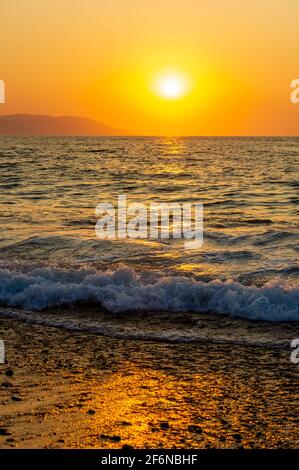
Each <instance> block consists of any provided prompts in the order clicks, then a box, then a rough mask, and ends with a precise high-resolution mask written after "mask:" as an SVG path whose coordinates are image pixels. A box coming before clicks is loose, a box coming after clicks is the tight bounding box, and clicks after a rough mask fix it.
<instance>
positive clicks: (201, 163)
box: [0, 137, 299, 341]
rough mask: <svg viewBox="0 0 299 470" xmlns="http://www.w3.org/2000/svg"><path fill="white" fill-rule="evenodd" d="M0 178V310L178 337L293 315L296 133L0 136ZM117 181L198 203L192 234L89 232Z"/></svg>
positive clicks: (138, 193) (132, 193)
mask: <svg viewBox="0 0 299 470" xmlns="http://www.w3.org/2000/svg"><path fill="white" fill-rule="evenodd" d="M0 188H1V199H0V220H1V225H0V304H1V315H4V316H15V317H19V318H22V319H27V320H28V321H38V322H44V323H49V324H54V323H55V324H56V326H57V325H58V326H59V325H60V326H62V327H72V328H74V329H80V328H81V327H82V328H83V329H87V330H90V331H95V332H99V333H105V332H106V333H107V332H108V333H109V332H110V333H111V334H114V335H119V336H126V335H128V336H131V337H132V336H133V337H145V336H146V333H147V334H148V337H150V338H151V339H153V338H156V337H157V338H166V339H167V338H168V339H169V338H170V339H173V340H175V339H177V340H179V339H181V340H185V341H187V340H188V338H189V339H196V338H197V339H200V338H207V337H208V338H210V339H212V338H213V337H214V338H215V337H216V336H217V335H218V339H219V340H221V337H220V336H219V334H220V333H219V328H220V329H221V328H222V327H221V325H223V324H222V323H221V322H223V321H224V322H226V323H225V327H226V332H227V335H226V339H227V338H228V337H230V338H235V340H236V339H237V337H236V331H237V332H238V334H239V335H240V334H241V333H240V330H239V329H238V328H239V327H240V325H243V326H244V321H245V322H248V325H250V324H252V323H250V322H252V321H255V322H256V323H260V324H261V325H264V324H265V322H266V324H269V325H270V324H271V323H273V322H280V323H285V322H297V321H298V320H299V260H298V254H299V243H298V241H299V233H298V222H299V138H250V137H248V138H229V137H227V138H220V137H217V138H216V137H215V138H209V137H202V138H195V137H194V138H192V137H190V138H162V137H161V138H154V137H153V138H151V137H146V138H142V137H130V138H123V137H115V138H108V137H107V138H103V137H92V138H88V137H84V138H83V137H82V138H67V137H57V138H56V137H50V138H33V137H32V138H11V137H7V138H3V137H2V138H0ZM122 194H125V195H126V196H127V200H128V203H131V202H138V203H140V202H141V203H143V204H146V205H147V206H148V205H149V204H150V203H152V202H167V203H172V202H180V203H182V202H191V203H195V202H198V201H200V202H202V203H203V206H204V243H203V246H202V247H201V248H198V249H196V250H186V249H185V248H184V243H183V240H179V239H174V238H172V239H169V240H165V239H163V240H161V239H158V240H151V239H143V240H141V239H135V240H133V239H126V240H117V239H116V240H99V239H98V238H97V237H96V234H95V224H96V222H97V220H98V217H97V216H96V215H95V207H96V205H97V204H98V203H99V202H109V203H112V204H116V203H117V196H118V195H122ZM128 312H129V314H128ZM183 318H185V319H188V321H187V320H186V321H185V323H187V325H185V326H184V321H183ZM202 319H204V323H203V324H201V323H200V321H201V320H202ZM238 319H242V322H243V323H242V322H241V323H240V322H239V321H238ZM176 321H177V325H180V326H179V328H176ZM111 322H112V323H111ZM126 322H127V323H126ZM218 322H219V325H218ZM149 324H150V325H151V327H150V328H149ZM212 324H213V325H214V326H213V328H212V327H211V325H212ZM215 325H216V326H215ZM217 325H218V328H217ZM243 326H242V327H243ZM265 328H266V327H265ZM246 331H247V332H248V328H247V330H246ZM260 331H262V330H260ZM204 332H205V333H204ZM206 332H208V333H206ZM108 333H107V334H108ZM268 333H269V330H267V331H266V330H263V334H262V335H260V337H259V340H261V339H263V338H264V337H265V336H267V335H268Z"/></svg>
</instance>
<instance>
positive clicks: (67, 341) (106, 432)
mask: <svg viewBox="0 0 299 470" xmlns="http://www.w3.org/2000/svg"><path fill="white" fill-rule="evenodd" d="M0 338H1V339H3V340H4V342H5V346H6V358H7V363H6V364H4V365H1V369H0V371H1V373H0V390H1V395H0V403H1V410H2V411H1V424H0V447H1V448H10V447H16V448H122V447H123V446H132V447H134V448H142V447H145V448H151V447H153V448H163V447H164V448H172V447H177V448H191V447H195V448H209V447H213V448H214V447H217V448H239V447H244V448H264V447H268V448H275V447H283V448H292V447H298V445H299V434H298V407H297V405H296V401H295V400H296V393H297V385H296V384H297V383H298V366H296V365H294V364H292V363H291V362H290V350H289V349H285V348H282V349H263V348H250V347H244V346H232V345H211V344H206V345H204V344H198V343H190V344H178V343H177V344H176V343H163V342H150V341H149V342H145V341H138V340H122V339H115V338H109V337H103V336H99V335H92V334H88V333H79V332H78V333H76V332H67V331H64V330H61V329H57V328H53V327H48V326H45V325H33V324H27V323H24V322H21V321H16V320H11V319H1V320H0Z"/></svg>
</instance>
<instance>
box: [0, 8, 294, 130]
mask: <svg viewBox="0 0 299 470" xmlns="http://www.w3.org/2000/svg"><path fill="white" fill-rule="evenodd" d="M298 30H299V0H39V1H38V0H1V4H0V35H1V36H0V79H3V80H4V81H5V85H6V104H4V105H0V113H1V114H8V113H43V114H51V115H61V114H68V115H78V116H85V117H90V118H93V119H97V120H99V121H102V122H104V123H106V124H108V125H110V126H113V127H116V128H120V129H126V130H128V131H129V132H130V133H133V134H135V133H136V134H144V135H153V134H158V135H164V134H167V135H270V134H272V135H275V134H278V135H287V134H291V135H295V134H296V135H298V134H299V104H298V105H294V104H292V103H291V101H290V93H291V89H290V83H291V81H292V80H293V79H294V78H299V40H298V38H299V36H298ZM167 74H179V75H182V76H183V77H184V78H185V79H186V81H187V82H188V91H187V92H186V93H185V94H183V95H182V96H181V97H180V98H178V99H175V100H168V99H166V98H165V97H162V96H160V95H159V94H158V93H156V91H155V89H154V87H153V83H154V82H155V80H157V79H159V77H162V76H164V75H167Z"/></svg>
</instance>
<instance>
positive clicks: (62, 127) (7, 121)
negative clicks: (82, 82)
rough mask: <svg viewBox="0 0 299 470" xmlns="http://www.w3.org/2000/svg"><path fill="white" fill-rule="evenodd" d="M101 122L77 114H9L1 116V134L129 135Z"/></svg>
mask: <svg viewBox="0 0 299 470" xmlns="http://www.w3.org/2000/svg"><path fill="white" fill-rule="evenodd" d="M127 134H128V133H127V132H126V131H123V130H119V129H114V128H112V127H109V126H106V125H105V124H102V123H101V122H98V121H94V120H92V119H88V118H82V117H76V116H58V117H53V116H47V115H43V114H37V115H32V114H7V115H3V116H0V135H8V136H9V135H10V136H35V135H39V136H42V135H45V136H47V135H48V136H49V135H66V136H76V135H78V136H79V135H107V136H109V135H127Z"/></svg>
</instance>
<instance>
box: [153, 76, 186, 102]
mask: <svg viewBox="0 0 299 470" xmlns="http://www.w3.org/2000/svg"><path fill="white" fill-rule="evenodd" d="M155 89H156V92H157V93H158V94H159V95H160V96H162V97H163V98H167V99H178V98H181V97H182V96H183V95H184V94H185V93H186V91H187V86H186V83H185V80H184V79H183V78H182V77H180V76H176V75H171V76H164V77H160V78H159V79H158V80H157V82H156V86H155Z"/></svg>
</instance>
